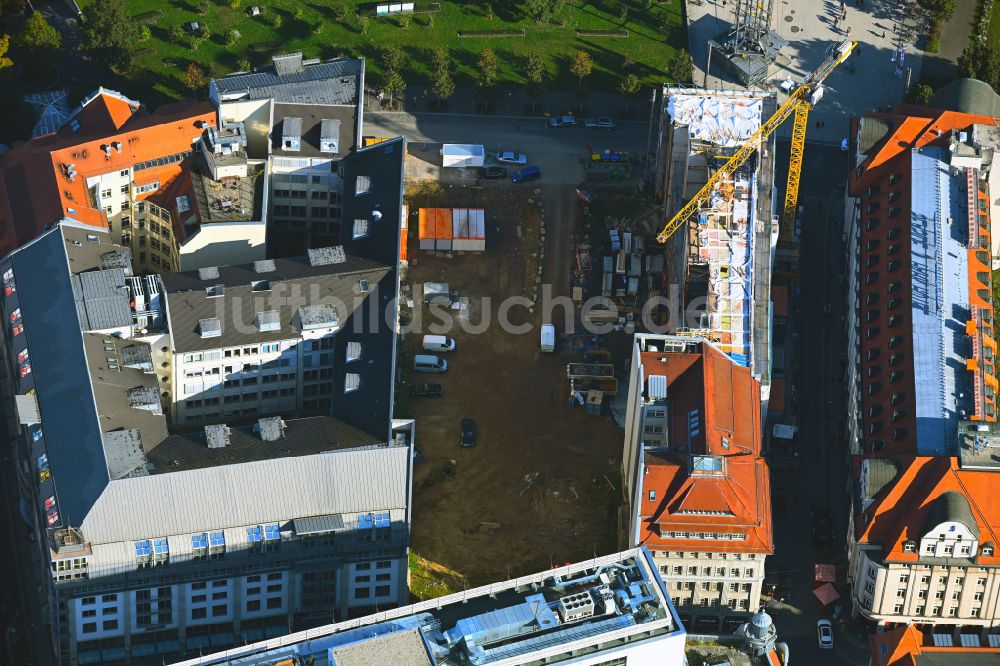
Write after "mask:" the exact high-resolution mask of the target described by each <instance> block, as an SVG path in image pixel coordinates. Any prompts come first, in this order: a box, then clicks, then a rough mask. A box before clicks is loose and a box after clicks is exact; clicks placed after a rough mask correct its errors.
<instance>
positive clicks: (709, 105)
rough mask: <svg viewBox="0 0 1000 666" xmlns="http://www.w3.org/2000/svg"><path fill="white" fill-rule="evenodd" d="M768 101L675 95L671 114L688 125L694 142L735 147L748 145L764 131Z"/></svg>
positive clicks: (671, 117) (672, 99)
mask: <svg viewBox="0 0 1000 666" xmlns="http://www.w3.org/2000/svg"><path fill="white" fill-rule="evenodd" d="M763 106H764V102H763V100H762V99H760V98H756V97H725V96H720V95H688V94H673V95H671V96H670V98H669V100H668V101H667V112H668V113H669V114H670V119H671V120H672V121H673V122H674V124H676V125H683V126H686V127H687V129H688V134H690V136H691V138H692V139H695V140H699V141H705V142H708V143H711V144H714V145H717V146H723V147H727V148H731V147H734V146H740V145H742V144H744V143H746V141H747V139H749V138H750V137H751V136H753V133H754V132H756V131H757V130H758V129H759V128H760V115H761V111H762V110H763Z"/></svg>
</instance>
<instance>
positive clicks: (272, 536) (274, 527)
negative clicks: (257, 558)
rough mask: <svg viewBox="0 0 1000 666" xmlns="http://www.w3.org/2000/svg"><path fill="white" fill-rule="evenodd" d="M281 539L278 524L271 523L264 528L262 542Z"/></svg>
mask: <svg viewBox="0 0 1000 666" xmlns="http://www.w3.org/2000/svg"><path fill="white" fill-rule="evenodd" d="M280 538H281V529H280V527H279V526H278V523H273V524H271V525H265V526H264V540H265V541H274V540H276V539H280Z"/></svg>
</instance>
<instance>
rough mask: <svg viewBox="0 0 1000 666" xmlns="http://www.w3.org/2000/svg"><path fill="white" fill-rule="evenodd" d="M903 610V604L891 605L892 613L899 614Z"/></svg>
mask: <svg viewBox="0 0 1000 666" xmlns="http://www.w3.org/2000/svg"><path fill="white" fill-rule="evenodd" d="M902 612H903V604H896V605H895V606H893V607H892V614H893V615H900V614H901V613H902Z"/></svg>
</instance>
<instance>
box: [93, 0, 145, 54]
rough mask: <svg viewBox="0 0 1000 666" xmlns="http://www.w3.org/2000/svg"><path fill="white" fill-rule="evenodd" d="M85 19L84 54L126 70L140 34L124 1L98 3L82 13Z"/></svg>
mask: <svg viewBox="0 0 1000 666" xmlns="http://www.w3.org/2000/svg"><path fill="white" fill-rule="evenodd" d="M83 19H84V22H83V41H82V42H81V46H80V48H81V50H82V51H84V52H85V53H87V54H88V55H90V57H91V58H93V59H94V60H96V61H97V62H99V63H100V64H102V65H104V66H106V67H111V68H114V69H117V70H121V71H124V70H127V69H128V68H129V66H130V65H131V64H132V56H133V55H134V53H135V45H136V43H137V42H138V41H139V30H138V27H137V25H136V23H135V22H134V21H133V20H132V18H131V17H130V16H129V15H128V14H127V13H126V12H125V5H124V2H123V0H95V2H94V3H93V4H90V5H87V6H86V8H85V9H84V10H83Z"/></svg>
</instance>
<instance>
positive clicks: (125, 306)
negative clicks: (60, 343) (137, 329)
mask: <svg viewBox="0 0 1000 666" xmlns="http://www.w3.org/2000/svg"><path fill="white" fill-rule="evenodd" d="M72 282H73V300H74V302H75V303H76V312H77V316H78V317H79V319H80V328H81V329H82V330H84V331H101V330H106V329H111V328H119V327H121V326H130V325H131V324H132V308H130V307H129V295H128V289H127V287H126V286H125V271H124V270H122V269H121V268H112V269H109V270H104V271H88V272H86V273H79V274H77V275H74V276H73V278H72Z"/></svg>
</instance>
